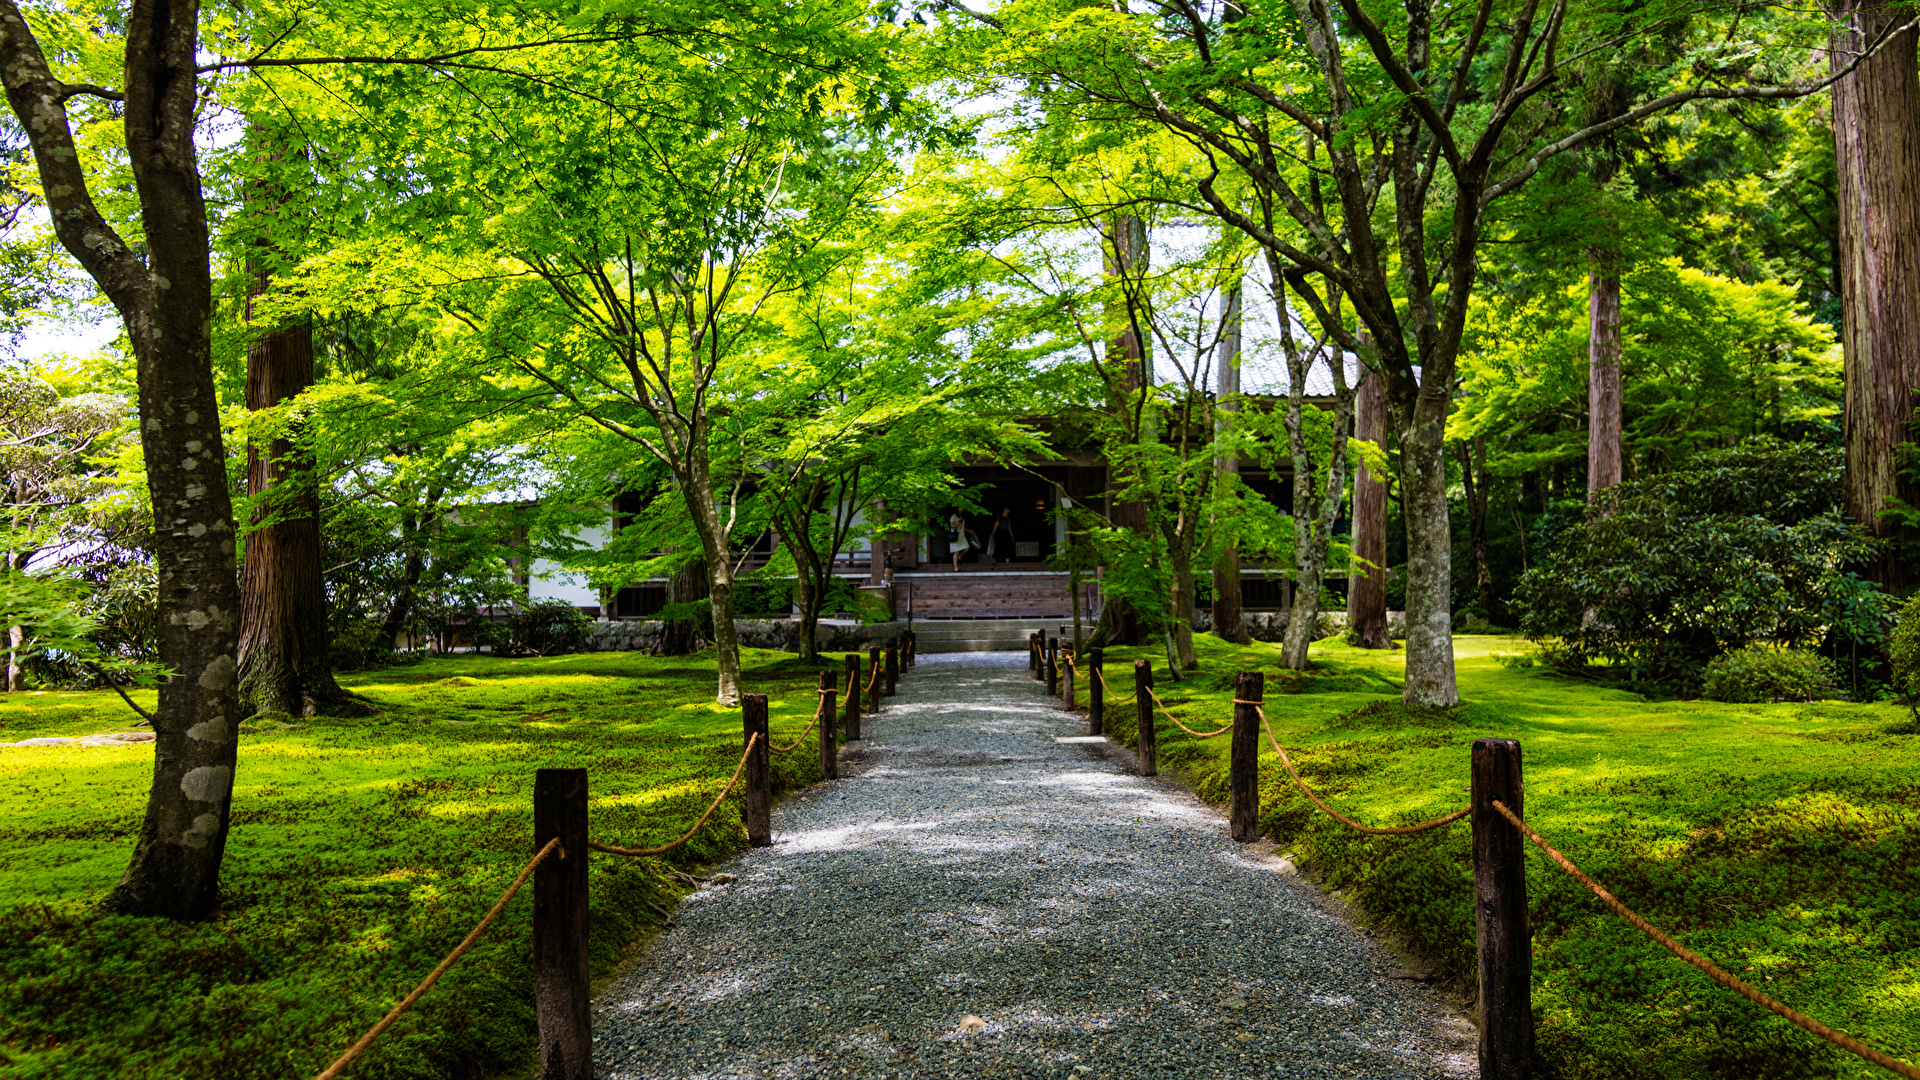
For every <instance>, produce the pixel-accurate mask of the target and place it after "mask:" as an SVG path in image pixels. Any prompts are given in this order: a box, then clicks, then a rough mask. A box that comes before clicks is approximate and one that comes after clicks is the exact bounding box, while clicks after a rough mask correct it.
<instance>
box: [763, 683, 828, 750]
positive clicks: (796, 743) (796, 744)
mask: <svg viewBox="0 0 1920 1080" xmlns="http://www.w3.org/2000/svg"><path fill="white" fill-rule="evenodd" d="M831 693H833V691H831V690H822V691H820V704H819V705H817V706H815V707H814V710H813V720H812V721H810V722H809V723H808V724H807V730H805V731H803V732H801V733H800V737H799V738H797V739H795V740H793V743H792V745H789V746H781V745H780V744H779V743H777V742H774V741H773V738H772V737H771V736H769V737H768V738H767V746H768V747H770V748H771V749H772V750H773V752H774V753H776V754H791V753H793V752H794V751H795V750H798V749H800V744H801V743H803V742H806V741H807V736H808V735H811V734H813V727H814V725H815V724H818V723H819V722H820V717H821V716H822V715H823V714H825V713H826V711H827V695H828V694H831Z"/></svg>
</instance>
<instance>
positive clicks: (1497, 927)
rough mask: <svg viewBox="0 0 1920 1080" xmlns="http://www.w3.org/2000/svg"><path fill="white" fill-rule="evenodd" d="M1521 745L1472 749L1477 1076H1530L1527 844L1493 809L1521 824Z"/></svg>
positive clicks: (1498, 1079)
mask: <svg viewBox="0 0 1920 1080" xmlns="http://www.w3.org/2000/svg"><path fill="white" fill-rule="evenodd" d="M1524 791H1525V786H1524V784H1523V783H1522V779H1521V774H1520V743H1519V741H1518V740H1515V739H1475V740H1474V741H1473V922H1474V930H1475V932H1476V934H1477V936H1478V938H1479V942H1480V1075H1481V1076H1482V1077H1484V1078H1485V1080H1527V1078H1528V1077H1531V1076H1532V1075H1533V1073H1532V1066H1533V934H1532V931H1531V930H1530V928H1529V927H1528V926H1527V871H1526V860H1525V859H1524V858H1523V856H1524V855H1525V854H1526V838H1525V837H1524V836H1522V835H1521V833H1520V830H1519V829H1517V828H1514V825H1513V823H1512V822H1510V821H1508V820H1507V819H1506V818H1505V817H1503V816H1501V814H1500V811H1498V810H1495V809H1494V808H1493V803H1494V800H1496V799H1498V800H1499V801H1500V802H1501V803H1502V804H1504V805H1505V806H1506V808H1507V809H1509V810H1511V811H1513V814H1514V816H1515V817H1518V818H1522V819H1524V818H1525V817H1526V809H1525V807H1524V806H1523V805H1522V797H1523V795H1524Z"/></svg>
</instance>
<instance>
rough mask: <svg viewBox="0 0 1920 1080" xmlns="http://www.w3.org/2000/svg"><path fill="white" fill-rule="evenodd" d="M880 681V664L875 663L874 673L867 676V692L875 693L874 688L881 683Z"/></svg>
mask: <svg viewBox="0 0 1920 1080" xmlns="http://www.w3.org/2000/svg"><path fill="white" fill-rule="evenodd" d="M879 681H880V665H879V664H875V665H873V674H871V675H869V676H867V688H866V691H865V692H866V693H869V694H871V693H873V688H874V686H875V685H876V684H877V683H879Z"/></svg>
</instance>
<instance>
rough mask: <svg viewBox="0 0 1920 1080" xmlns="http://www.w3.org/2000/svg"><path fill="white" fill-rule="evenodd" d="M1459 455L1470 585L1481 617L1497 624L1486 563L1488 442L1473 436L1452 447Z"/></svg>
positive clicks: (1491, 585)
mask: <svg viewBox="0 0 1920 1080" xmlns="http://www.w3.org/2000/svg"><path fill="white" fill-rule="evenodd" d="M1454 446H1455V448H1456V449H1457V450H1458V451H1459V453H1460V485H1461V487H1462V488H1464V489H1465V493H1466V496H1467V538H1468V542H1469V543H1470V544H1471V545H1472V547H1473V584H1474V591H1475V592H1476V593H1477V594H1478V596H1479V598H1480V611H1481V614H1483V615H1485V616H1486V617H1487V621H1489V622H1495V623H1497V622H1499V621H1500V616H1499V615H1498V614H1497V613H1496V612H1495V611H1494V610H1493V564H1492V563H1491V562H1490V561H1488V559H1487V440H1486V438H1485V437H1484V436H1480V435H1475V436H1474V437H1473V439H1472V440H1471V441H1470V442H1458V443H1455V444H1454Z"/></svg>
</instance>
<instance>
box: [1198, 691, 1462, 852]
mask: <svg viewBox="0 0 1920 1080" xmlns="http://www.w3.org/2000/svg"><path fill="white" fill-rule="evenodd" d="M1234 704H1235V705H1251V706H1253V708H1254V711H1255V712H1258V713H1259V714H1260V726H1261V728H1263V729H1265V731H1266V733H1267V741H1268V742H1270V743H1272V744H1273V752H1274V753H1276V754H1278V755H1280V764H1282V765H1285V766H1286V767H1287V775H1289V776H1291V777H1293V782H1294V784H1295V785H1296V786H1297V787H1299V789H1300V791H1301V793H1302V794H1304V795H1306V797H1307V798H1309V799H1311V800H1313V805H1315V806H1317V807H1319V808H1320V809H1321V810H1323V811H1325V812H1326V815H1327V816H1328V817H1330V818H1332V819H1334V820H1335V821H1338V822H1340V823H1341V824H1342V825H1345V826H1347V827H1348V828H1350V829H1355V830H1358V831H1359V832H1363V833H1366V834H1367V835H1368V836H1411V835H1413V834H1414V833H1423V832H1426V831H1427V830H1428V829H1437V828H1439V827H1440V826H1442V825H1448V824H1451V823H1453V822H1456V821H1459V820H1460V819H1461V818H1463V817H1466V816H1467V815H1468V814H1471V813H1473V807H1472V806H1471V805H1468V806H1463V807H1461V808H1460V809H1458V810H1455V811H1454V812H1453V813H1451V814H1448V815H1447V816H1446V817H1438V818H1434V819H1433V820H1432V821H1424V822H1421V823H1420V824H1418V825H1404V826H1400V827H1397V828H1395V827H1388V828H1384V829H1375V828H1371V827H1369V826H1366V825H1362V824H1360V823H1359V822H1357V821H1355V820H1353V819H1352V818H1350V817H1348V816H1346V815H1345V814H1342V813H1341V812H1340V811H1338V810H1335V809H1334V808H1333V807H1331V806H1328V805H1327V804H1326V803H1324V802H1321V801H1320V796H1318V795H1315V794H1314V793H1313V789H1312V788H1310V787H1308V786H1307V782H1306V781H1305V780H1302V779H1300V770H1298V769H1296V768H1294V767H1293V759H1292V758H1290V757H1288V756H1287V752H1286V751H1285V750H1283V749H1281V747H1280V740H1279V739H1278V738H1275V737H1274V734H1273V725H1272V724H1270V723H1268V722H1267V710H1266V709H1265V708H1263V707H1262V706H1263V705H1264V702H1259V701H1241V700H1239V699H1237V698H1236V699H1235V700H1234ZM1228 726H1229V727H1231V726H1232V725H1231V724H1229V725H1228Z"/></svg>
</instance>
